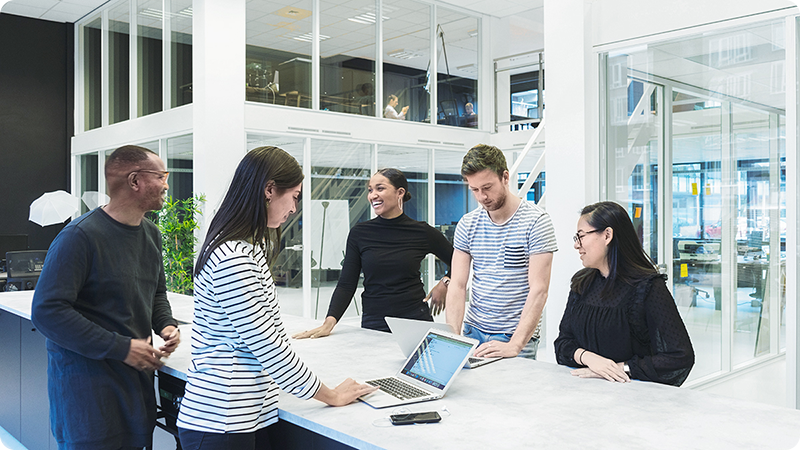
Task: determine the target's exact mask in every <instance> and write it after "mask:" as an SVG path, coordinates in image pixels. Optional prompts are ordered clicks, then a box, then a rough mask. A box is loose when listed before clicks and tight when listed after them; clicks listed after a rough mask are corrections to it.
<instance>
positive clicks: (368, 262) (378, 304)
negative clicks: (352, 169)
mask: <svg viewBox="0 0 800 450" xmlns="http://www.w3.org/2000/svg"><path fill="white" fill-rule="evenodd" d="M428 253H433V254H434V255H436V256H437V257H438V258H439V259H440V260H442V261H444V262H445V263H446V264H447V266H448V267H450V260H451V258H452V257H453V245H452V244H450V242H449V241H448V240H447V238H446V237H445V236H444V235H443V234H442V233H441V232H439V231H438V230H436V229H435V228H433V227H431V226H430V225H428V224H427V223H425V222H417V221H416V220H413V219H411V218H410V217H408V216H407V215H405V214H401V215H400V216H398V217H395V218H394V219H384V218H382V217H380V216H378V217H376V218H374V219H372V220H369V221H366V222H360V223H358V224H356V226H354V227H353V228H352V229H351V230H350V234H349V235H348V236H347V248H346V251H345V256H344V262H343V263H342V273H341V275H340V276H339V282H338V284H337V285H336V290H335V291H334V292H333V297H332V298H331V304H330V307H329V308H328V316H332V317H334V318H335V319H336V320H337V321H338V320H339V319H341V317H342V315H343V314H344V312H345V310H346V309H347V306H348V305H349V304H350V300H351V299H352V298H353V295H354V294H355V292H356V288H357V287H358V280H359V274H360V273H361V272H362V271H363V272H364V292H363V293H362V294H361V303H362V305H363V308H364V311H363V316H362V323H361V325H362V326H363V327H365V328H373V329H378V330H381V331H389V329H388V327H387V325H386V322H385V321H384V320H383V318H384V317H386V316H389V317H402V318H409V319H417V318H421V317H424V316H425V314H427V317H428V320H431V319H430V312H429V311H428V309H427V305H426V304H425V303H424V302H423V299H424V298H425V295H426V294H425V288H424V286H423V284H422V279H421V276H420V270H419V269H420V263H421V262H422V260H423V259H424V258H425V256H427V255H428ZM421 314H422V315H421Z"/></svg>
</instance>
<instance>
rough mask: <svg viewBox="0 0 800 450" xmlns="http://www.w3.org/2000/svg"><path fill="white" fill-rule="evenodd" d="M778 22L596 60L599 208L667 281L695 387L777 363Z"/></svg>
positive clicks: (780, 213) (781, 169)
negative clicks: (624, 227) (622, 213)
mask: <svg viewBox="0 0 800 450" xmlns="http://www.w3.org/2000/svg"><path fill="white" fill-rule="evenodd" d="M782 30H783V21H782V20H778V21H773V22H767V23H762V24H757V25H751V26H748V27H745V28H740V29H732V30H726V31H720V32H715V33H706V34H704V35H702V36H691V37H687V38H683V39H679V40H674V41H668V42H659V43H653V44H648V45H646V46H637V47H636V48H635V49H631V50H630V51H627V50H624V49H623V50H620V51H615V52H611V53H606V54H603V55H602V62H603V63H602V65H601V67H602V68H603V71H602V75H601V78H602V79H603V80H602V83H603V85H604V86H605V95H604V102H603V103H604V106H603V113H604V116H605V118H606V121H605V122H606V126H605V128H604V129H603V133H604V139H603V141H604V145H605V152H604V158H605V167H604V172H605V174H604V175H605V182H604V186H603V189H604V192H605V197H606V198H608V199H610V200H614V201H617V202H619V203H620V204H622V205H624V206H625V207H626V208H627V209H628V211H629V214H630V216H631V219H632V220H633V223H634V225H635V226H636V228H637V231H638V232H639V239H640V240H641V242H642V245H643V246H644V248H645V249H646V250H647V252H648V253H649V254H650V256H651V257H653V259H654V260H656V262H657V263H658V264H659V266H660V267H661V268H662V270H663V271H664V272H666V273H668V274H669V280H670V281H669V285H670V287H671V289H672V292H673V296H674V298H675V302H676V304H677V307H678V310H679V311H680V314H681V316H682V317H683V320H684V323H685V324H686V327H687V329H688V331H689V334H690V336H691V338H692V343H693V345H694V349H695V354H696V363H695V367H694V369H693V370H692V373H691V375H690V377H689V380H688V381H689V383H690V384H691V382H692V381H695V382H702V380H703V379H710V378H712V377H714V376H718V375H720V374H724V373H728V372H732V371H735V370H737V369H739V368H743V367H746V366H748V365H750V364H752V363H754V362H756V361H757V360H758V359H759V358H762V357H764V356H769V355H776V354H778V353H779V352H780V351H781V348H780V346H781V343H782V342H783V341H784V338H783V337H782V336H783V334H784V333H785V320H784V308H785V298H784V292H785V291H784V286H785V275H783V274H784V273H785V245H786V244H785V242H786V241H785V233H786V232H785V230H786V223H785V215H786V208H785V202H784V201H782V200H781V199H782V197H781V193H782V192H785V149H784V147H785V143H784V129H783V128H784V121H785V105H784V91H785V86H784V83H783V78H784V75H783V62H784V59H785V54H784V53H785V52H784V48H783V37H782V35H783V31H782Z"/></svg>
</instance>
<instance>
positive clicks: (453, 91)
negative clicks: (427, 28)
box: [436, 8, 481, 127]
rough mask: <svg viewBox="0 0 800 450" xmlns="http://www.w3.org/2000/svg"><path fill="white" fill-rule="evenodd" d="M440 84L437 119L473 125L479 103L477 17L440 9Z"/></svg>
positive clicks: (438, 31)
mask: <svg viewBox="0 0 800 450" xmlns="http://www.w3.org/2000/svg"><path fill="white" fill-rule="evenodd" d="M437 11H438V12H437V17H436V19H437V20H436V23H437V27H436V52H437V55H438V58H439V59H438V68H437V72H438V75H437V76H438V87H437V95H438V98H437V102H438V106H437V117H436V122H437V123H439V124H443V125H450V126H459V127H474V126H477V115H478V114H480V113H481V108H480V106H481V105H480V104H479V103H478V63H479V61H478V43H479V39H478V19H477V18H475V17H470V16H466V15H464V14H461V13H458V12H455V11H451V10H448V9H445V8H438V9H437Z"/></svg>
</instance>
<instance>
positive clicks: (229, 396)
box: [178, 147, 374, 450]
mask: <svg viewBox="0 0 800 450" xmlns="http://www.w3.org/2000/svg"><path fill="white" fill-rule="evenodd" d="M302 180H303V173H302V170H301V168H300V166H299V164H298V163H297V161H296V160H295V159H294V158H293V157H292V156H291V155H289V154H288V153H286V152H285V151H283V150H281V149H279V148H276V147H259V148H256V149H254V150H252V151H250V152H248V153H247V155H245V157H244V159H243V160H242V162H241V163H239V166H238V167H237V169H236V172H235V174H234V176H233V181H232V182H231V186H230V188H229V189H228V193H227V194H226V196H225V199H224V200H223V202H222V205H221V206H220V208H219V211H218V212H217V214H216V215H215V216H214V219H213V220H212V221H211V225H210V227H209V230H208V234H207V236H206V240H205V242H204V243H203V247H202V251H201V253H200V255H199V257H198V260H197V265H196V266H195V271H194V277H195V279H194V281H195V286H194V325H193V332H194V335H193V338H192V364H191V366H190V367H189V373H188V380H187V383H186V394H185V396H184V398H183V401H182V403H181V408H180V413H179V415H178V427H179V429H180V441H181V445H182V447H183V448H184V449H186V450H189V449H232V448H236V450H246V449H254V448H256V446H258V447H257V448H269V441H268V437H267V432H266V427H267V426H268V425H271V424H273V423H275V422H277V421H278V406H277V402H278V389H279V388H280V389H283V390H285V391H287V392H289V393H291V394H293V395H295V396H297V397H299V398H302V399H309V398H315V399H317V400H319V401H322V402H324V403H327V404H328V405H332V406H342V405H346V404H349V403H351V402H353V401H355V400H356V399H357V398H358V397H360V396H361V395H364V394H366V393H368V392H371V391H372V390H374V388H372V387H370V386H366V385H361V384H358V383H356V382H355V381H353V380H352V379H347V380H345V381H344V382H343V383H342V384H340V385H339V386H338V387H336V389H330V388H328V387H326V386H325V385H324V384H322V383H321V382H320V381H319V380H318V379H317V377H316V376H315V375H314V374H313V373H312V372H311V371H310V370H309V369H308V368H307V367H306V366H305V365H304V364H303V362H302V361H300V359H299V358H298V356H297V355H296V354H295V353H294V351H293V350H292V348H291V346H290V345H289V340H288V337H287V335H286V331H285V330H284V327H283V323H282V321H281V317H280V310H279V307H278V300H277V297H276V295H275V282H274V281H273V279H272V275H271V273H270V270H269V265H268V264H269V262H270V261H271V259H272V257H273V256H274V255H275V254H276V253H277V250H278V245H279V242H280V225H281V224H282V223H284V222H285V221H286V219H288V217H289V215H290V214H293V213H294V212H295V210H296V207H297V201H298V199H299V197H300V190H301V187H302V185H301V181H302Z"/></svg>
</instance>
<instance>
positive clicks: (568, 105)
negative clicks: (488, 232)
mask: <svg viewBox="0 0 800 450" xmlns="http://www.w3.org/2000/svg"><path fill="white" fill-rule="evenodd" d="M588 8H590V5H587V4H586V3H585V2H584V0H545V2H544V23H545V29H544V44H545V46H544V47H545V59H546V60H547V61H548V63H547V70H545V77H546V79H545V87H546V89H547V93H546V95H547V103H546V104H545V108H546V110H547V112H546V115H547V124H546V125H545V127H546V131H545V133H546V134H547V140H546V147H545V151H546V154H547V167H546V170H547V187H546V190H547V211H548V213H549V214H550V216H551V218H552V220H553V225H554V226H555V230H556V238H557V240H558V249H559V250H558V252H556V254H555V256H554V258H553V270H552V275H551V277H550V294H549V297H548V300H547V309H546V310H545V311H546V314H545V320H546V327H545V335H544V336H543V339H544V344H545V345H546V350H545V351H544V352H540V353H539V355H538V359H539V360H543V361H554V360H555V355H554V352H553V341H554V340H555V338H556V337H558V325H559V324H560V323H561V316H562V315H563V314H564V308H565V306H566V303H567V296H568V294H569V282H570V279H571V278H572V275H573V274H574V273H575V272H576V271H578V270H579V269H580V268H581V267H582V266H581V263H580V259H579V258H578V256H577V255H576V253H575V251H574V250H573V248H572V244H573V243H572V235H573V234H575V224H576V223H577V222H578V213H579V211H580V209H581V208H582V207H583V206H585V205H586V204H588V203H592V202H595V201H597V200H598V195H599V181H598V180H599V178H598V174H599V169H598V166H599V158H598V150H597V139H596V138H595V137H594V136H597V131H596V130H597V126H596V125H592V124H596V123H597V64H596V63H593V62H592V49H591V44H590V37H591V36H590V32H591V29H590V22H589V14H588V13H589V11H588ZM547 24H553V25H554V26H547Z"/></svg>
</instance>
